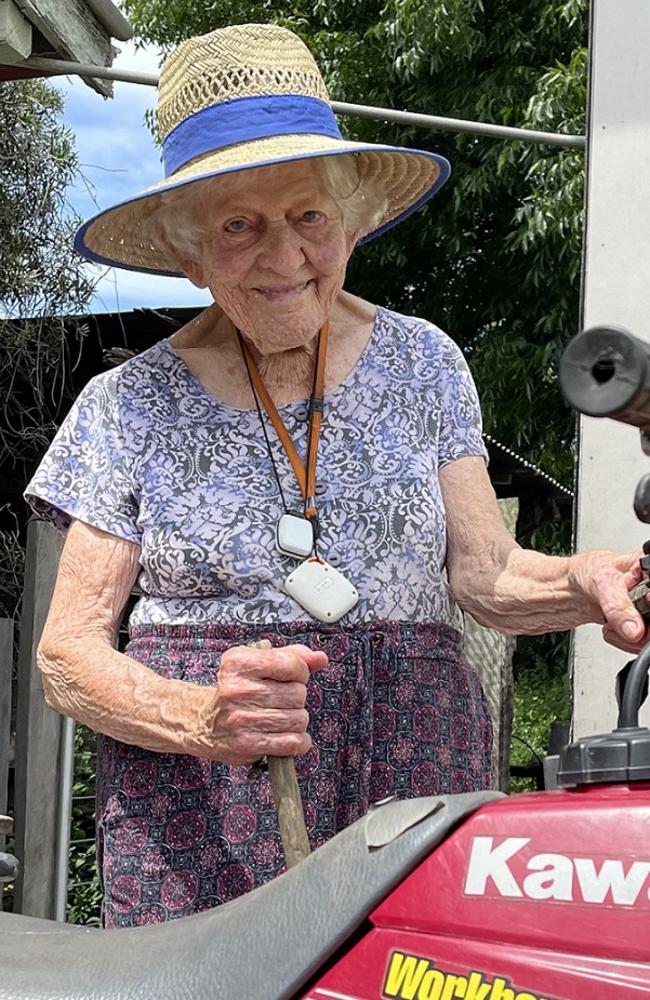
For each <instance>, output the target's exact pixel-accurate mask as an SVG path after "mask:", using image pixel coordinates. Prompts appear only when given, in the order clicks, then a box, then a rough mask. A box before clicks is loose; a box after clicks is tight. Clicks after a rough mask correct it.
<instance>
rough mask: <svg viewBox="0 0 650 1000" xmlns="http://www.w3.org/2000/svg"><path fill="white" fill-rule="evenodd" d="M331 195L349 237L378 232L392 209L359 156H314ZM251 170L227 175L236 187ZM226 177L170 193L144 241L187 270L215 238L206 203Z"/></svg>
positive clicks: (215, 195)
mask: <svg viewBox="0 0 650 1000" xmlns="http://www.w3.org/2000/svg"><path fill="white" fill-rule="evenodd" d="M314 163H315V164H316V167H317V169H318V170H319V172H320V175H321V178H322V180H323V182H324V184H325V187H326V190H327V192H328V194H329V195H330V196H331V197H332V198H333V199H334V201H335V202H336V204H337V205H338V207H339V209H340V211H341V218H342V221H343V228H344V229H345V230H346V232H356V231H359V232H361V233H362V234H364V235H365V233H368V232H371V231H372V230H373V229H375V228H376V227H377V226H378V225H379V223H380V222H381V220H382V218H383V217H384V215H385V213H386V210H387V208H388V199H387V196H386V192H385V190H384V188H383V186H382V185H381V183H380V182H379V181H378V180H376V179H374V178H373V179H372V180H370V181H369V180H366V181H365V182H364V181H362V179H361V176H360V171H359V166H358V163H357V156H356V154H354V153H345V154H340V155H336V156H318V157H314ZM245 173H246V171H240V172H238V173H233V174H227V175H226V176H227V178H228V180H229V181H230V182H231V183H234V185H235V188H236V184H237V181H238V180H240V179H243V178H244V176H245ZM222 184H223V177H222V176H221V177H211V178H206V180H203V181H201V182H200V183H195V184H188V185H185V186H184V187H181V188H176V189H173V190H171V191H168V192H165V193H164V194H163V195H161V196H160V197H159V199H158V205H157V207H156V208H155V210H154V212H152V214H151V215H150V216H149V219H148V220H147V222H146V223H144V226H143V233H142V237H143V239H144V240H147V241H151V242H152V243H157V244H162V245H163V246H164V247H165V252H166V254H167V257H168V259H169V261H170V263H171V264H173V266H174V267H175V269H176V270H179V271H180V270H182V267H181V263H180V262H181V261H182V260H198V256H199V245H200V243H201V241H202V239H204V238H205V237H207V236H208V235H209V234H210V231H211V230H210V228H209V227H208V225H206V223H205V218H206V211H205V205H206V201H207V200H209V199H211V197H212V198H215V199H216V198H218V197H219V193H220V188H221V186H222Z"/></svg>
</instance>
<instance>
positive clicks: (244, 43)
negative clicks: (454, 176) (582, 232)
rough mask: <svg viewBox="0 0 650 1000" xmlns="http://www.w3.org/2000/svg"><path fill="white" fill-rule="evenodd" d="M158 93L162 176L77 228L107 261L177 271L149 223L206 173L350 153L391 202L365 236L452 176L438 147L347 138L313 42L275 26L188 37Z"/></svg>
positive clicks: (82, 240)
mask: <svg viewBox="0 0 650 1000" xmlns="http://www.w3.org/2000/svg"><path fill="white" fill-rule="evenodd" d="M158 91H159V95H158V123H159V129H160V138H161V140H162V147H163V159H164V164H165V180H163V181H161V182H160V183H158V184H156V185H154V187H151V188H148V189H147V190H146V191H144V192H141V193H140V194H137V195H134V196H133V197H131V198H129V199H128V200H127V201H123V202H121V203H120V204H119V205H116V206H114V207H113V208H109V209H107V210H106V211H104V212H101V213H100V214H99V215H96V216H95V217H94V218H92V219H90V220H89V221H88V222H86V223H85V225H84V226H82V227H81V229H80V230H79V232H78V233H77V236H76V240H75V247H76V249H77V250H78V251H79V252H80V253H81V254H83V255H84V256H85V257H89V258H90V259H91V260H95V261H99V262H100V263H102V264H113V265H116V266H117V267H125V268H129V269H131V270H135V271H147V272H152V273H154V274H167V275H172V276H175V275H177V274H178V272H177V271H176V270H174V269H173V268H174V265H173V264H172V262H171V261H170V260H169V258H168V256H167V253H166V251H165V247H164V246H163V245H156V244H155V243H154V242H152V241H151V239H150V237H148V236H147V235H146V228H147V227H146V222H147V219H148V218H149V217H150V216H151V215H152V214H153V212H155V211H156V209H157V208H158V207H159V206H160V204H161V199H164V198H165V193H166V192H168V191H171V190H173V189H175V188H179V187H182V186H184V185H187V184H192V183H196V182H197V181H200V180H203V179H205V178H208V177H215V176H218V175H220V174H228V173H232V172H234V171H240V170H245V169H247V168H251V167H262V166H267V165H269V164H272V163H283V162H286V161H291V160H300V159H305V158H310V157H316V156H332V155H336V154H341V153H348V154H349V153H354V154H355V157H356V162H357V166H358V171H359V178H360V183H361V184H363V183H364V182H371V183H374V185H375V188H376V185H377V184H379V185H380V186H381V187H382V188H383V190H384V192H385V195H386V204H387V209H386V211H385V213H384V215H383V217H382V218H381V220H380V221H379V224H378V225H376V226H375V228H373V229H372V230H371V231H369V232H365V233H363V234H362V237H361V238H360V240H359V243H362V242H365V241H366V240H370V239H373V238H374V237H375V236H379V234H380V233H383V232H384V231H385V230H386V229H389V228H390V227H391V226H394V225H396V224H397V223H398V222H400V221H401V220H402V219H404V218H406V216H407V215H410V214H411V212H414V211H415V210H416V209H417V208H419V207H420V205H422V204H423V203H424V202H425V201H426V200H427V199H428V198H430V197H431V196H432V195H433V194H435V193H436V191H437V190H438V189H439V188H440V187H442V185H443V184H444V182H445V181H446V180H447V177H448V176H449V171H450V168H449V163H448V162H447V160H445V159H444V158H443V157H442V156H437V155H436V154H435V153H429V152H425V151H423V150H417V149H402V148H400V147H396V146H381V145H377V144H373V143H363V142H348V141H347V140H346V139H344V138H343V137H342V135H341V133H340V131H339V128H338V125H337V123H336V119H335V117H334V114H333V112H332V109H331V107H330V104H329V96H328V93H327V90H326V88H325V84H324V82H323V78H322V76H321V74H320V71H319V69H318V66H317V65H316V63H315V62H314V59H313V57H312V55H311V53H310V52H309V49H308V48H307V47H306V46H305V45H304V44H303V42H302V41H301V40H300V39H299V38H298V37H297V35H294V34H293V32H291V31H287V30H286V29H285V28H280V27H277V26H276V25H272V24H241V25H234V26H232V27H229V28H221V29H219V30H217V31H213V32H211V33H210V34H208V35H201V36H199V37H196V38H188V39H187V40H186V41H184V42H182V43H181V44H180V45H179V46H178V48H176V49H175V50H174V51H173V52H172V53H171V54H170V55H169V57H168V58H167V59H166V60H165V63H164V65H163V67H162V70H161V74H160V83H159V86H158Z"/></svg>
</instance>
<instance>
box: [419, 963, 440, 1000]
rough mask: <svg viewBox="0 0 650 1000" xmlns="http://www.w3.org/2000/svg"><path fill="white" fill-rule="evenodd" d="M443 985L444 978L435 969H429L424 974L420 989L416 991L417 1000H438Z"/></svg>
mask: <svg viewBox="0 0 650 1000" xmlns="http://www.w3.org/2000/svg"><path fill="white" fill-rule="evenodd" d="M444 985H445V976H444V974H443V973H442V972H438V970H437V969H429V971H428V972H426V973H425V974H424V978H423V980H422V983H421V984H420V989H419V990H418V1000H440V998H441V995H442V988H443V986H444Z"/></svg>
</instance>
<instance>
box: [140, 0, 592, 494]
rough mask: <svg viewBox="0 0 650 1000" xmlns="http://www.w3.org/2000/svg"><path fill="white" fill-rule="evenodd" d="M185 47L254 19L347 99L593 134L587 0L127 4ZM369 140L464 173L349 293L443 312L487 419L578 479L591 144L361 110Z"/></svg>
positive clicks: (363, 263)
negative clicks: (311, 60)
mask: <svg viewBox="0 0 650 1000" xmlns="http://www.w3.org/2000/svg"><path fill="white" fill-rule="evenodd" d="M124 7H125V10H126V12H127V14H128V16H129V17H130V19H131V21H132V23H133V24H134V26H135V29H136V32H137V34H138V35H139V37H140V38H141V39H142V40H144V41H147V42H153V43H157V44H158V45H160V46H162V47H163V48H169V47H170V46H171V45H173V44H176V43H177V42H179V41H180V40H182V39H183V38H186V37H188V36H189V35H192V34H198V33H203V32H207V31H210V30H212V29H214V28H218V27H222V26H224V25H227V24H235V23H241V22H245V21H257V22H269V21H273V22H275V23H279V24H282V25H284V26H286V27H289V28H291V29H292V30H294V31H296V32H297V33H298V34H299V35H301V37H302V38H303V39H304V40H305V42H306V43H307V44H308V45H309V47H310V48H311V49H312V51H313V52H314V54H315V56H316V58H317V60H318V62H319V64H320V66H321V67H322V69H323V71H324V74H325V77H326V80H327V83H328V85H329V88H330V92H331V95H332V98H333V99H334V100H341V101H347V102H350V103H358V104H371V105H378V106H384V107H391V108H400V109H407V110H410V111H418V112H422V113H429V114H437V115H445V116H449V117H455V118H466V119H472V120H479V121H490V122H496V123H499V124H504V125H514V126H522V127H528V128H534V129H539V130H546V131H556V132H563V133H569V134H579V133H582V132H584V124H585V122H584V118H585V102H586V71H587V58H586V51H585V48H584V45H585V40H586V16H587V14H586V12H587V0H505V2H502V3H495V2H493V0H444V2H443V0H361V2H355V3H350V2H349V0H308V2H307V0H290V2H277V0H220V2H219V3H218V4H217V3H205V2H203V0H174V2H173V3H172V2H171V0H125V4H124ZM343 127H344V129H345V131H346V132H347V133H348V134H349V135H350V136H351V137H353V138H357V139H362V140H376V141H380V142H386V143H393V144H396V145H400V144H405V145H412V146H416V147H419V148H422V149H434V150H438V151H440V152H441V153H443V154H444V155H446V156H447V157H448V158H449V159H450V160H451V162H452V165H453V175H452V180H451V181H450V182H449V183H448V185H447V187H446V188H445V189H444V190H443V191H442V192H441V194H440V195H438V196H437V197H436V198H435V199H434V200H433V201H432V202H431V203H429V204H428V205H426V206H425V207H424V208H423V209H422V210H421V211H420V212H418V213H416V214H415V215H414V216H413V217H412V218H411V219H409V220H407V221H406V222H404V223H402V224H401V225H400V226H399V227H397V228H396V229H395V230H394V231H393V232H391V233H389V234H386V235H384V236H382V237H381V239H379V240H377V241H376V243H371V244H370V245H369V246H367V247H364V248H361V249H360V250H358V251H357V253H356V254H355V256H354V258H353V260H352V263H351V268H350V280H349V287H350V288H352V289H354V290H355V291H357V292H359V294H361V295H364V296H365V297H367V298H369V299H371V300H373V301H379V302H381V303H383V304H385V305H388V306H392V307H395V308H398V309H402V310H405V311H408V312H411V313H413V314H416V315H422V316H426V317H428V318H431V319H434V320H435V321H436V322H438V323H439V324H440V325H441V326H443V327H444V328H446V329H447V330H448V331H449V332H450V333H451V334H452V335H453V337H454V338H455V339H456V340H457V341H458V342H459V343H460V344H461V345H462V347H463V348H464V349H465V351H466V353H467V354H468V356H469V358H470V361H471V364H472V368H473V371H474V374H475V377H476V379H477V382H478V386H479V391H480V393H481V399H482V404H483V412H484V417H485V425H486V430H488V431H489V432H490V433H492V434H494V435H495V436H496V437H497V438H500V439H502V440H504V441H506V442H507V443H508V444H509V445H511V446H514V447H515V448H517V449H519V450H521V451H522V452H523V453H524V454H526V455H527V456H528V457H529V458H531V459H533V460H534V461H536V462H538V463H539V464H541V465H543V467H544V468H545V469H547V470H549V471H551V472H552V473H554V474H555V475H557V476H558V477H559V478H561V479H562V480H563V481H565V482H570V480H571V470H572V452H571V442H572V438H573V426H574V422H573V416H572V415H571V413H570V412H569V410H568V408H567V407H566V406H565V405H564V403H563V402H562V400H561V398H560V395H559V392H558V389H557V382H556V376H557V364H558V360H559V357H560V355H561V352H562V349H563V346H564V345H565V343H566V341H567V340H568V339H569V338H570V337H571V336H572V335H573V334H574V333H575V332H576V329H577V324H578V296H579V271H580V248H581V233H582V189H583V167H584V164H583V154H582V153H581V152H580V151H577V150H571V149H558V148H557V147H551V146H549V145H536V146H532V145H523V144H521V143H518V142H504V141H500V140H495V139H485V138H480V139H478V138H476V137H474V136H470V135H467V134H463V135H460V134H459V135H454V134H451V133H448V132H440V133H434V132H431V131H428V130H424V129H416V128H406V129H404V128H400V127H397V126H393V125H390V124H382V123H378V122H374V121H369V120H362V119H351V118H348V119H346V120H345V121H344V122H343Z"/></svg>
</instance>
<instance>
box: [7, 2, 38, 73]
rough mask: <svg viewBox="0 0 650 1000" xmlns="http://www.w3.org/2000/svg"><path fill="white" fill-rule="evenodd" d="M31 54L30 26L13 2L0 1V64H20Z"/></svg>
mask: <svg viewBox="0 0 650 1000" xmlns="http://www.w3.org/2000/svg"><path fill="white" fill-rule="evenodd" d="M31 54H32V26H31V24H30V23H29V21H28V20H27V19H26V18H25V17H23V15H22V14H21V12H20V11H19V10H18V8H17V7H16V4H15V3H14V2H13V0H0V62H2V63H16V62H22V60H23V59H27V58H28V57H29V56H30V55H31Z"/></svg>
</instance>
